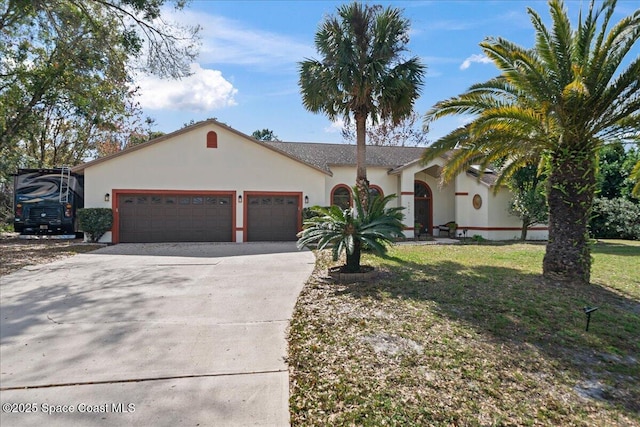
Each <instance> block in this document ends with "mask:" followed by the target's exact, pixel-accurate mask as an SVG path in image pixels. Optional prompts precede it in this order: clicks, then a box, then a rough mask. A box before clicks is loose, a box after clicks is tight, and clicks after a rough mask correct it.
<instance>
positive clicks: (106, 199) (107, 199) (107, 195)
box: [104, 193, 110, 202]
mask: <svg viewBox="0 0 640 427" xmlns="http://www.w3.org/2000/svg"><path fill="white" fill-rule="evenodd" d="M109 198H110V196H109V193H106V194H105V195H104V201H105V202H108V201H109Z"/></svg>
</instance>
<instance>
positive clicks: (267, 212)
mask: <svg viewBox="0 0 640 427" xmlns="http://www.w3.org/2000/svg"><path fill="white" fill-rule="evenodd" d="M298 203H299V198H298V196H248V206H247V240H248V241H250V242H269V241H293V240H296V239H297V237H296V234H297V233H298Z"/></svg>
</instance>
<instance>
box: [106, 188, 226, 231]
mask: <svg viewBox="0 0 640 427" xmlns="http://www.w3.org/2000/svg"><path fill="white" fill-rule="evenodd" d="M118 204H119V209H118V210H119V218H120V219H119V231H120V241H121V242H140V243H147V242H230V241H232V229H233V228H232V227H233V212H232V209H233V205H232V203H231V196H226V195H220V196H218V195H215V196H212V195H207V194H195V195H193V194H190V195H185V194H179V193H176V194H166V195H165V194H163V195H157V194H155V195H154V194H142V195H119V198H118Z"/></svg>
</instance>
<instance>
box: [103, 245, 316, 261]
mask: <svg viewBox="0 0 640 427" xmlns="http://www.w3.org/2000/svg"><path fill="white" fill-rule="evenodd" d="M303 250H307V249H303ZM294 252H300V249H298V248H297V247H296V243H295V242H245V243H223V242H205V243H197V242H195V243H193V242H187V243H183V242H176V243H118V244H116V245H110V246H106V247H104V248H101V249H98V250H96V251H93V252H91V254H93V255H132V256H167V257H189V258H223V257H232V256H252V255H266V254H278V253H294Z"/></svg>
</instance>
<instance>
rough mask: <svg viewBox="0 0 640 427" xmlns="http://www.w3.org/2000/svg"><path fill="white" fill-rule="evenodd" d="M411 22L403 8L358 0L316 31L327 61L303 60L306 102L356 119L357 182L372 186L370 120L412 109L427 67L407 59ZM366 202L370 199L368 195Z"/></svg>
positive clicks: (400, 115)
mask: <svg viewBox="0 0 640 427" xmlns="http://www.w3.org/2000/svg"><path fill="white" fill-rule="evenodd" d="M408 42H409V21H408V20H407V19H405V18H403V16H402V11H401V10H400V9H394V8H387V9H383V8H382V6H379V5H362V4H361V3H358V2H354V3H351V4H347V5H343V6H340V7H339V8H338V12H337V16H330V17H327V18H326V19H325V20H324V22H323V23H322V24H321V25H320V28H319V29H318V31H317V32H316V35H315V45H316V49H317V50H318V52H319V54H320V55H321V56H322V59H321V60H316V59H306V60H305V61H303V62H301V63H300V80H299V86H300V89H301V92H302V102H303V104H304V107H305V108H306V109H307V110H309V111H312V112H314V113H324V114H326V115H327V116H328V117H329V119H331V120H336V119H338V118H344V120H345V122H347V123H349V122H350V120H351V119H352V118H353V119H354V120H355V123H356V142H357V152H356V162H357V175H356V185H357V186H358V188H359V189H360V193H359V194H361V195H366V194H367V191H366V189H367V188H368V181H367V170H366V124H367V119H369V120H371V121H372V122H373V123H376V122H377V121H378V120H382V119H391V120H392V121H393V122H394V123H398V122H400V120H402V119H403V118H404V117H406V116H408V115H410V114H411V112H412V110H413V103H414V101H415V100H416V98H417V97H418V96H419V94H420V88H421V86H422V80H423V77H424V73H425V70H426V67H425V66H424V65H422V64H421V62H420V60H419V59H418V58H417V57H413V58H410V59H408V60H405V59H404V58H403V57H402V53H403V52H405V51H406V44H407V43H408ZM362 201H363V203H366V200H364V199H363V200H362Z"/></svg>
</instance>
